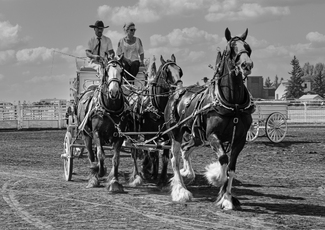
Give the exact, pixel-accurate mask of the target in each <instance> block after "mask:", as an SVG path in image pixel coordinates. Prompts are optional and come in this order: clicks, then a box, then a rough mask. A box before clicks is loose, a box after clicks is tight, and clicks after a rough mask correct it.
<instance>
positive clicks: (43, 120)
mask: <svg viewBox="0 0 325 230" xmlns="http://www.w3.org/2000/svg"><path fill="white" fill-rule="evenodd" d="M66 110H67V106H66V105H61V104H58V105H24V104H18V105H0V129H30V128H59V129H60V128H65V127H66V117H65V114H66Z"/></svg>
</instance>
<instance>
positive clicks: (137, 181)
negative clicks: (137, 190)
mask: <svg viewBox="0 0 325 230" xmlns="http://www.w3.org/2000/svg"><path fill="white" fill-rule="evenodd" d="M142 184H143V179H142V177H141V176H139V175H136V176H135V177H132V178H130V180H129V186H130V187H137V186H139V185H142Z"/></svg>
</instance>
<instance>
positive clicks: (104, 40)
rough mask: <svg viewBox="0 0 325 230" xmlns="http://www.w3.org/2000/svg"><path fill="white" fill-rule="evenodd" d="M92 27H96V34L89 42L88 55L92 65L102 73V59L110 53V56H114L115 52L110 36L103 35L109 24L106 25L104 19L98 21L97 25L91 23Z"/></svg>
mask: <svg viewBox="0 0 325 230" xmlns="http://www.w3.org/2000/svg"><path fill="white" fill-rule="evenodd" d="M89 27H90V28H94V31H95V36H94V37H92V38H91V39H90V40H89V42H88V49H87V50H86V55H87V57H88V58H90V60H91V66H92V67H94V68H95V69H97V71H98V72H99V73H100V72H101V68H100V66H98V64H99V63H100V61H101V59H102V58H103V57H106V55H108V56H109V57H114V56H115V52H114V49H113V45H112V41H111V39H110V38H109V37H106V36H104V35H103V31H104V29H105V28H108V27H109V26H104V23H103V22H102V21H96V23H95V25H90V26H89Z"/></svg>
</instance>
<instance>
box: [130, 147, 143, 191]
mask: <svg viewBox="0 0 325 230" xmlns="http://www.w3.org/2000/svg"><path fill="white" fill-rule="evenodd" d="M131 157H132V159H133V171H132V174H131V176H130V178H129V185H130V186H131V187H136V186H138V185H141V184H142V183H143V180H142V177H141V176H140V175H139V169H138V164H137V149H132V150H131Z"/></svg>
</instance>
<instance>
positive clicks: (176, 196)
mask: <svg viewBox="0 0 325 230" xmlns="http://www.w3.org/2000/svg"><path fill="white" fill-rule="evenodd" d="M180 150H181V142H180V141H177V140H175V139H172V145H171V152H172V159H171V163H172V168H173V173H174V176H173V178H172V179H171V187H172V188H171V190H172V192H171V195H172V200H173V201H178V202H186V201H190V200H191V199H192V197H193V196H192V193H191V192H190V191H188V190H187V189H186V187H185V184H184V182H183V178H182V176H181V174H180V172H179V161H180Z"/></svg>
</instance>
